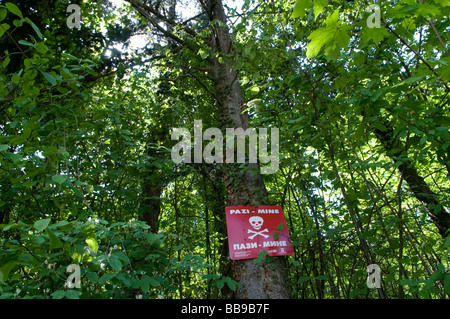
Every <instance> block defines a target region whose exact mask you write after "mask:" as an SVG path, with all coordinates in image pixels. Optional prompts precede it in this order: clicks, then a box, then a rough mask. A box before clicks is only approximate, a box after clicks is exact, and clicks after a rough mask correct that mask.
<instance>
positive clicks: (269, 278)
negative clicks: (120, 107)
mask: <svg viewBox="0 0 450 319" xmlns="http://www.w3.org/2000/svg"><path fill="white" fill-rule="evenodd" d="M127 1H128V2H129V3H131V5H132V6H133V7H134V8H135V9H136V10H137V11H139V12H140V13H141V14H142V15H143V16H144V17H145V18H146V19H147V20H148V22H150V24H152V26H153V27H154V28H155V30H157V31H158V32H159V33H161V34H162V35H163V36H164V37H165V38H166V39H167V40H170V41H172V42H173V43H176V44H177V45H178V47H181V48H187V49H189V50H191V51H192V52H193V53H194V54H197V51H198V46H196V45H193V42H192V41H197V42H198V41H201V40H200V36H198V38H191V39H190V40H185V39H183V38H181V37H180V36H179V35H176V34H174V33H173V32H172V30H173V28H171V27H170V28H169V27H167V28H163V27H162V26H161V25H160V24H159V23H158V20H159V21H161V20H163V21H169V19H167V17H164V16H162V15H161V14H160V13H159V12H158V11H157V10H155V8H154V7H152V5H151V3H149V2H146V3H143V2H141V1H140V0H127ZM200 5H201V7H202V9H203V11H204V12H205V14H206V16H207V18H208V27H209V29H210V30H211V35H210V36H209V37H208V38H207V39H204V40H205V43H206V45H208V46H209V47H210V48H211V51H212V52H211V55H210V58H209V63H210V68H209V69H210V71H211V75H212V76H213V79H212V85H213V88H214V89H213V90H212V91H214V92H211V90H209V88H208V86H207V85H205V84H204V83H202V82H201V83H200V84H201V85H202V86H203V87H204V88H205V89H206V90H207V91H208V93H210V94H213V95H214V98H215V100H216V103H217V109H218V116H219V123H220V127H221V129H222V130H223V131H224V130H225V128H242V129H244V130H246V129H247V128H248V125H249V117H248V113H242V110H241V108H242V106H243V105H244V98H243V95H242V90H241V87H240V83H239V76H238V72H237V70H235V69H234V68H233V65H234V64H235V63H236V61H237V53H236V50H235V48H234V43H233V41H232V38H231V35H230V31H229V29H228V27H227V17H226V15H225V11H224V7H223V4H222V1H221V0H200ZM169 23H175V22H173V21H172V22H169ZM179 27H180V28H181V29H182V30H184V31H185V32H186V37H191V36H192V37H195V36H196V35H197V34H196V33H195V31H194V30H192V29H190V28H189V27H187V25H184V24H183V25H181V24H180V25H179ZM186 71H187V72H188V73H189V75H190V76H192V77H194V78H195V79H196V80H197V81H199V79H198V78H196V77H195V76H194V75H193V74H192V73H190V71H189V70H186ZM199 82H200V81H199ZM224 149H225V148H224ZM239 166H240V164H231V163H225V164H224V165H223V169H224V182H225V188H226V198H227V205H229V206H231V205H253V206H258V205H261V204H269V202H268V196H267V191H266V188H265V185H264V182H263V179H262V176H261V174H260V170H259V167H258V165H257V164H246V167H245V169H244V170H242V169H240V167H239ZM255 172H256V173H255ZM224 213H225V212H223V214H224ZM271 260H272V261H271V262H270V263H265V264H261V263H254V262H253V260H243V261H235V262H234V263H233V266H232V269H233V271H234V278H235V280H236V281H237V282H238V283H239V284H240V288H238V289H237V291H236V292H235V294H234V297H236V298H288V289H287V288H286V283H285V275H284V269H285V266H284V262H285V259H284V258H281V257H280V258H273V259H271Z"/></svg>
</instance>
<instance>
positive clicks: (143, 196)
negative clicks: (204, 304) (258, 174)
mask: <svg viewBox="0 0 450 319" xmlns="http://www.w3.org/2000/svg"><path fill="white" fill-rule="evenodd" d="M54 4H55V7H51V9H48V10H50V11H51V12H50V11H48V10H47V9H45V8H43V7H42V8H41V7H40V6H36V5H35V2H34V1H31V0H30V1H26V2H25V1H22V2H19V1H17V2H16V4H14V3H12V2H6V3H5V4H2V5H0V44H1V48H2V52H1V53H0V114H1V116H0V297H1V298H55V299H58V298H136V297H142V298H222V297H229V296H230V295H231V292H232V291H236V289H239V288H240V284H239V282H238V281H239V280H238V278H236V277H235V276H234V275H233V273H232V267H231V262H230V260H229V258H228V251H227V234H226V224H225V219H224V207H225V205H227V202H226V190H225V184H226V183H228V184H229V185H232V187H233V189H236V188H239V187H241V185H240V184H239V180H240V179H239V178H240V177H241V176H242V169H240V168H239V167H238V166H236V167H232V168H231V167H230V166H228V167H227V169H228V176H227V179H226V180H225V178H224V172H223V170H222V169H223V167H221V166H219V165H205V164H201V165H199V164H195V165H194V164H193V165H175V164H174V163H173V162H172V161H171V160H170V148H171V147H172V145H173V144H174V141H171V140H170V130H171V129H172V128H173V127H186V128H191V127H192V123H193V121H194V120H196V119H202V120H203V124H204V127H207V126H208V127H220V125H221V123H219V114H218V111H217V108H216V104H217V101H216V96H215V94H216V92H215V90H214V87H213V85H212V84H211V83H212V82H211V79H212V78H213V77H214V76H215V75H213V74H212V72H211V71H210V68H211V65H210V59H211V57H213V56H214V54H215V53H214V52H212V50H211V48H210V47H209V46H208V45H207V44H205V42H204V39H210V38H211V29H212V28H210V25H207V23H209V21H206V20H205V19H204V17H203V16H198V17H196V18H195V19H193V20H192V21H189V22H187V23H186V24H183V25H182V26H181V25H178V26H177V27H175V28H173V26H170V27H168V28H167V30H172V29H173V32H174V35H176V36H177V37H179V38H180V39H182V40H183V41H184V40H185V38H184V37H185V35H186V34H189V32H190V31H189V30H192V31H195V32H196V36H195V37H193V38H190V39H189V40H186V41H185V43H184V45H183V46H182V47H181V46H180V47H176V43H173V42H171V41H159V40H156V39H158V37H155V38H154V39H153V40H152V41H149V43H148V47H147V48H145V49H141V50H136V51H134V52H131V50H130V51H129V52H128V53H125V52H119V51H120V50H117V49H116V51H114V50H112V48H114V47H117V45H118V44H124V48H125V47H126V46H127V45H128V44H129V42H128V40H129V38H130V35H131V33H132V32H133V31H136V32H140V31H142V30H144V31H148V29H145V28H146V27H147V26H146V25H145V23H143V22H142V21H143V19H142V17H139V16H138V14H137V12H135V11H134V10H133V9H131V8H130V7H129V6H127V5H124V6H123V7H120V8H118V9H116V10H115V11H114V12H113V11H112V9H110V8H106V7H105V6H104V5H103V4H99V3H97V2H88V1H82V2H80V4H82V8H83V11H82V15H83V28H82V29H81V30H71V29H69V28H66V27H65V18H66V16H64V14H60V15H59V14H58V15H55V14H54V11H55V12H56V11H57V12H62V13H63V12H65V7H66V5H67V4H66V3H65V2H63V1H54ZM166 5H167V4H166V3H164V4H161V6H166ZM380 5H381V18H382V20H381V21H380V28H370V27H369V26H368V24H367V19H368V17H369V15H370V14H371V13H370V12H367V9H366V3H364V2H360V1H352V2H348V1H339V0H336V1H325V0H324V1H322V0H321V1H309V0H297V1H295V3H294V1H291V2H283V1H244V5H243V8H242V9H241V10H237V11H236V10H234V9H233V8H230V9H229V10H230V11H229V15H230V17H233V18H236V20H235V21H234V19H233V23H232V24H230V28H231V30H232V35H233V40H234V43H233V45H234V46H235V49H236V52H237V56H238V58H237V59H236V60H235V61H230V60H231V59H232V57H231V56H221V57H220V58H219V59H218V60H219V63H220V64H221V65H223V64H225V63H230V62H231V63H232V65H233V67H234V68H235V69H236V70H239V77H238V78H236V81H238V82H236V83H239V84H240V86H241V88H242V92H243V95H244V100H245V104H244V105H242V110H241V111H242V113H245V112H247V113H248V114H249V115H250V123H249V126H250V127H278V128H279V129H280V136H281V139H280V153H281V155H280V169H279V171H278V172H277V173H276V174H273V175H265V176H264V182H265V186H266V188H267V190H268V192H269V200H270V202H271V203H272V204H278V205H282V206H283V209H284V212H285V214H286V221H287V225H286V226H287V227H288V228H289V230H290V234H291V240H292V244H293V246H294V248H295V254H294V255H293V256H290V257H287V258H286V267H287V271H288V276H287V282H288V285H289V286H290V287H289V288H291V296H292V297H293V298H380V297H382V296H383V297H386V298H448V295H449V294H450V275H449V266H450V264H449V254H450V237H445V236H442V235H441V234H439V233H438V231H437V227H436V219H435V218H431V217H433V215H435V214H439V213H440V212H442V210H444V211H445V212H447V213H448V212H449V210H448V208H449V207H450V204H449V203H450V197H449V194H450V182H449V177H448V176H450V171H449V167H450V161H449V159H450V155H449V154H450V143H449V140H450V133H449V127H450V121H449V118H450V114H449V109H448V91H449V81H450V58H449V56H448V47H446V45H447V43H448V22H449V14H450V3H449V2H448V0H435V1H431V2H426V3H425V2H423V3H420V2H419V3H417V2H414V1H407V0H400V1H388V2H385V3H384V2H383V3H380ZM38 7H39V8H38ZM36 8H38V9H36ZM49 8H50V7H49ZM168 9H169V8H166V7H164V10H161V12H165V11H167V12H169V11H170V10H168ZM88 12H89V14H87V13H88ZM157 18H158V21H160V22H159V23H160V24H161V25H163V23H167V21H168V20H167V19H161V17H157ZM174 21H176V22H178V21H179V20H178V19H175V20H174ZM185 27H188V28H189V29H186V28H185ZM105 30H106V31H105ZM156 31H157V30H156ZM156 31H155V30H152V31H151V32H150V31H149V32H148V34H154V33H152V32H156ZM143 33H144V32H143ZM166 40H167V39H166ZM172 40H173V39H172ZM166 42H167V43H168V44H167V46H166V45H165V44H166ZM443 44H444V45H443ZM188 47H192V50H190V51H189V50H187V49H186V48H188ZM107 52H108V53H107ZM130 52H131V53H130ZM402 170H403V171H402ZM230 171H233V173H230ZM411 176H417V179H416V180H415V181H414V180H413V179H411ZM414 182H416V183H414ZM425 186H427V187H428V189H427V188H426V187H425ZM252 195H254V196H259V195H260V194H252ZM421 195H424V196H421ZM152 200H154V201H153V202H152ZM243 200H244V201H250V198H245V199H243ZM427 201H428V203H427ZM155 202H156V204H155ZM149 203H150V204H149ZM152 204H153V206H152ZM244 204H245V203H244ZM155 207H159V208H160V212H159V215H158V221H157V223H156V226H157V227H155V229H152V231H150V229H149V225H148V224H147V223H145V222H144V221H143V220H145V216H146V214H147V215H149V214H150V215H151V214H152V213H154V210H156V209H155ZM444 216H445V215H444ZM282 227H284V225H283V224H281V225H279V227H278V229H277V231H276V232H275V233H274V234H273V235H274V237H275V239H276V237H278V236H279V232H280V231H281V229H282ZM271 258H272V257H268V256H267V252H264V251H263V252H261V253H260V255H259V256H258V258H256V259H255V260H254V261H255V262H257V263H261V264H265V265H270V263H271V261H272V260H273V259H271ZM373 263H376V264H378V265H379V266H380V268H381V275H382V278H381V279H382V280H381V281H382V293H383V295H382V294H381V292H380V291H379V290H377V289H369V288H368V287H367V285H366V279H367V271H366V269H367V266H368V265H369V264H373ZM70 265H79V266H80V271H81V288H73V289H69V288H68V287H67V286H66V285H65V284H66V281H67V279H68V277H69V275H70V273H68V272H67V268H68V267H69V266H70Z"/></svg>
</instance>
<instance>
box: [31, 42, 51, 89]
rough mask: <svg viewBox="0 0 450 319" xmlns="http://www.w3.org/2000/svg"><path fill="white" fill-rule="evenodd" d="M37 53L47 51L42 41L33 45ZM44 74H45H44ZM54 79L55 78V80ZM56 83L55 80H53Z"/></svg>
mask: <svg viewBox="0 0 450 319" xmlns="http://www.w3.org/2000/svg"><path fill="white" fill-rule="evenodd" d="M34 48H35V49H36V50H37V51H38V52H39V53H42V54H45V53H47V51H48V48H47V46H46V45H45V44H44V43H43V42H39V43H38V44H36V45H35V47H34ZM47 74H48V73H47ZM44 76H45V75H44ZM55 81H56V80H55ZM55 84H56V82H55Z"/></svg>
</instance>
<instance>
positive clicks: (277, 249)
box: [225, 205, 294, 260]
mask: <svg viewBox="0 0 450 319" xmlns="http://www.w3.org/2000/svg"><path fill="white" fill-rule="evenodd" d="M225 215H226V219H227V231H228V246H229V249H230V258H231V259H233V260H239V259H252V258H257V257H258V253H259V252H260V251H263V250H266V251H267V252H268V255H269V256H285V255H292V254H293V253H294V249H293V248H292V245H291V239H290V237H289V230H288V228H287V225H286V219H285V218H284V214H283V209H282V208H281V206H272V205H270V206H268V205H264V206H258V207H252V206H228V207H225ZM274 237H275V238H276V239H275V238H274Z"/></svg>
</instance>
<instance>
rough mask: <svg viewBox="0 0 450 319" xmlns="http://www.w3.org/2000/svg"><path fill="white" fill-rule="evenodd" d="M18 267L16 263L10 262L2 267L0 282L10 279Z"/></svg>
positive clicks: (0, 268)
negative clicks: (10, 274)
mask: <svg viewBox="0 0 450 319" xmlns="http://www.w3.org/2000/svg"><path fill="white" fill-rule="evenodd" d="M15 265H16V261H9V262H7V263H6V264H4V265H3V266H2V267H0V282H5V281H7V280H8V278H9V273H10V272H11V270H12V269H13V268H14V266H15Z"/></svg>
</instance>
